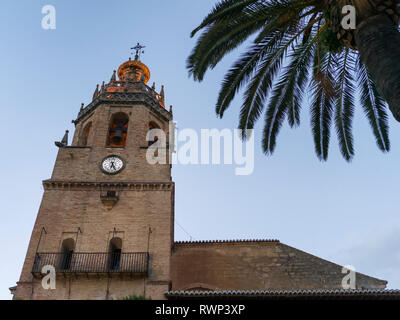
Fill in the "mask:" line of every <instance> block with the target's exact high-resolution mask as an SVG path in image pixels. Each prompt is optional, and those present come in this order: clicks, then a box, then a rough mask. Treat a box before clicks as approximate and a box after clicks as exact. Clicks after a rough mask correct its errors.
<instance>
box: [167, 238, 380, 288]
mask: <svg viewBox="0 0 400 320" xmlns="http://www.w3.org/2000/svg"><path fill="white" fill-rule="evenodd" d="M341 271H342V267H341V266H339V265H337V264H334V263H331V262H329V261H326V260H323V259H320V258H318V257H315V256H313V255H310V254H308V253H305V252H303V251H300V250H297V249H295V248H292V247H290V246H287V245H285V244H282V243H280V242H234V243H177V244H175V246H174V249H173V254H172V266H171V279H172V289H173V290H190V289H203V290H206V289H208V290H267V289H271V290H296V289H299V290H301V289H341V288H342V286H341V283H342V279H343V277H344V276H345V274H342V273H341ZM386 283H387V282H386V281H383V280H379V279H375V278H372V277H369V276H366V275H363V274H360V273H357V274H356V284H357V288H358V289H362V288H365V289H367V288H385V287H386Z"/></svg>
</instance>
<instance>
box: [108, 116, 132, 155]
mask: <svg viewBox="0 0 400 320" xmlns="http://www.w3.org/2000/svg"><path fill="white" fill-rule="evenodd" d="M128 123H129V117H128V115H127V114H126V113H123V112H118V113H116V114H114V115H113V116H112V118H111V123H110V128H109V130H108V137H107V146H109V147H125V145H126V137H127V133H128Z"/></svg>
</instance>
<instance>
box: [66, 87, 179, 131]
mask: <svg viewBox="0 0 400 320" xmlns="http://www.w3.org/2000/svg"><path fill="white" fill-rule="evenodd" d="M146 88H147V86H146ZM139 103H142V104H145V105H147V106H148V107H150V108H151V110H152V111H154V112H156V113H157V114H158V115H159V116H160V117H162V118H163V119H164V120H166V121H169V120H172V114H171V113H170V112H169V111H167V110H166V109H165V108H163V107H162V106H161V105H160V104H159V103H158V102H157V100H156V99H154V97H153V96H152V94H151V92H147V91H146V90H145V91H142V92H129V93H124V92H103V93H101V94H100V95H98V96H97V97H96V99H94V100H93V101H92V102H91V103H89V104H88V105H87V106H86V107H85V108H84V109H82V110H81V111H80V112H79V114H78V117H77V118H76V120H74V121H73V122H74V124H75V125H76V124H77V123H79V122H80V121H81V120H82V119H84V118H85V117H86V116H88V115H90V114H91V113H92V112H93V111H94V110H96V108H97V107H98V106H99V105H101V104H139Z"/></svg>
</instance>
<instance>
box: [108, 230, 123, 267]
mask: <svg viewBox="0 0 400 320" xmlns="http://www.w3.org/2000/svg"><path fill="white" fill-rule="evenodd" d="M121 249H122V239H121V238H118V237H114V238H112V239H111V240H110V247H109V253H110V257H109V267H110V270H119V268H120V264H121Z"/></svg>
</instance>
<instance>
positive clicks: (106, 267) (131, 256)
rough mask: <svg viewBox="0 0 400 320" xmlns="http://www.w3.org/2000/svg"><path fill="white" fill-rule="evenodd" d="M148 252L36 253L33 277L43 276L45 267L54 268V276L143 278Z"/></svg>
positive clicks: (146, 269) (146, 268)
mask: <svg viewBox="0 0 400 320" xmlns="http://www.w3.org/2000/svg"><path fill="white" fill-rule="evenodd" d="M148 264H149V254H148V252H127V253H119V252H117V253H81V252H77V253H37V254H36V256H35V261H34V264H33V268H32V274H33V275H34V276H35V277H41V276H43V275H42V273H41V271H42V268H43V267H44V266H46V265H51V266H53V267H54V268H55V270H56V274H57V275H59V274H63V275H64V276H65V275H67V274H75V275H78V274H83V275H89V274H94V275H98V276H100V275H104V274H106V275H113V274H119V275H121V274H128V275H131V276H133V275H135V276H137V275H140V276H145V275H147V272H148Z"/></svg>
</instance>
